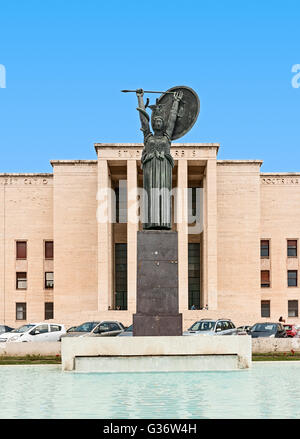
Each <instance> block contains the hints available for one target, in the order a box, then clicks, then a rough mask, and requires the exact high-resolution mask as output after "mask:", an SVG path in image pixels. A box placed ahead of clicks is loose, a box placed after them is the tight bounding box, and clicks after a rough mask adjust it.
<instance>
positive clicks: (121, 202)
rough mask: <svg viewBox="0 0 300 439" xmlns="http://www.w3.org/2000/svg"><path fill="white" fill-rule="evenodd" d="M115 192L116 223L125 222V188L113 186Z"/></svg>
mask: <svg viewBox="0 0 300 439" xmlns="http://www.w3.org/2000/svg"><path fill="white" fill-rule="evenodd" d="M115 194H116V223H126V222H127V188H126V186H121V188H118V187H117V188H115Z"/></svg>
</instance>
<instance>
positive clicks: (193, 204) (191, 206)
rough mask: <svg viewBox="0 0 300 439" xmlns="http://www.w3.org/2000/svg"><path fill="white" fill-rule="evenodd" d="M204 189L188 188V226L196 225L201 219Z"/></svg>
mask: <svg viewBox="0 0 300 439" xmlns="http://www.w3.org/2000/svg"><path fill="white" fill-rule="evenodd" d="M201 190H202V188H200V187H190V188H188V224H194V223H195V222H197V220H198V221H199V219H200V211H201V207H202V206H201V193H200V191H201Z"/></svg>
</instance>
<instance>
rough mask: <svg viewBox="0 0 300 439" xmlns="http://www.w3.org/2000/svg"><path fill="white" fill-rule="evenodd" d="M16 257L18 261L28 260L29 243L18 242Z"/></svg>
mask: <svg viewBox="0 0 300 439" xmlns="http://www.w3.org/2000/svg"><path fill="white" fill-rule="evenodd" d="M16 247H17V249H16V257H17V259H27V242H26V241H17V242H16Z"/></svg>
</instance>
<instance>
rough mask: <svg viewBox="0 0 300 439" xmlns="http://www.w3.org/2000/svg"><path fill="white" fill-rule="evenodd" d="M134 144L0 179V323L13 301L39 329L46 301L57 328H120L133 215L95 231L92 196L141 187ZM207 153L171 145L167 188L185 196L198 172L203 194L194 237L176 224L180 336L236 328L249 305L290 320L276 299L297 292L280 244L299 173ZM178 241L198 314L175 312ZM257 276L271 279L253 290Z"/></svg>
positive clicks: (138, 147)
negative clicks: (191, 273) (48, 280)
mask: <svg viewBox="0 0 300 439" xmlns="http://www.w3.org/2000/svg"><path fill="white" fill-rule="evenodd" d="M142 147H143V145H142V144H140V143H138V144H96V145H95V149H96V151H97V160H57V161H52V162H51V163H52V166H53V174H0V323H4V322H5V323H6V324H8V325H11V326H14V327H16V326H19V325H20V324H22V323H24V322H19V321H16V320H15V318H16V316H15V313H16V309H15V303H16V302H26V303H27V322H30V321H43V320H44V303H45V302H46V301H49V302H51V301H54V312H55V319H54V320H55V321H61V322H62V323H65V324H66V325H67V326H71V325H74V324H79V323H81V322H83V321H87V320H94V319H95V320H99V319H111V320H119V321H121V322H123V323H124V324H125V325H129V324H131V323H132V314H133V313H134V312H135V294H136V285H135V278H136V255H135V252H134V248H135V245H136V242H135V236H136V231H137V230H138V229H140V230H141V225H138V224H136V223H135V222H134V217H135V212H134V210H131V213H130V215H129V217H130V218H131V221H129V222H128V224H114V225H113V226H112V227H111V226H109V227H108V226H107V225H105V224H104V225H99V224H97V221H96V212H97V199H96V194H97V189H99V187H101V185H103V184H105V183H106V182H108V184H109V185H110V184H112V185H113V184H115V183H116V180H118V178H119V175H122V178H125V179H126V178H127V181H128V185H129V187H130V188H134V187H135V185H136V184H141V173H140V161H139V160H140V156H141V151H142ZM218 148H219V145H218V144H215V143H197V144H195V143H194V144H184V143H174V144H172V147H171V153H172V155H173V158H174V159H175V169H174V173H173V179H174V185H175V186H176V185H179V186H182V187H186V185H187V184H188V182H190V181H191V180H190V178H189V177H190V172H194V174H193V178H195V176H196V178H197V173H196V174H195V172H196V171H195V170H196V169H199V180H202V181H203V188H204V228H203V233H201V235H189V236H188V238H187V235H186V230H188V227H187V223H186V222H183V223H182V224H181V225H179V226H177V231H178V236H179V238H178V239H179V241H178V250H179V267H178V268H179V273H178V274H179V306H180V312H182V313H183V330H185V329H186V328H187V327H189V326H190V325H191V324H192V323H193V322H194V321H196V320H198V319H200V318H218V317H219V318H220V317H227V318H231V319H232V320H233V321H234V323H235V324H236V325H240V324H251V323H255V322H256V321H258V320H264V319H262V318H261V317H260V302H261V300H270V301H271V318H270V319H271V320H274V321H277V320H278V317H279V316H280V315H283V317H284V318H285V319H286V320H288V321H290V322H299V321H300V320H299V319H298V318H288V311H287V303H288V300H300V295H299V287H296V288H291V287H287V270H289V269H291V270H292V269H295V270H298V269H299V260H298V258H287V242H286V241H287V239H299V237H300V220H299V218H300V203H299V200H300V174H299V173H273V174H266V173H260V165H261V163H262V162H261V161H259V160H216V156H217V152H218ZM197 172H198V171H197ZM120 178H121V177H120ZM194 181H195V180H194ZM128 201H129V203H132V200H128ZM174 230H176V227H175V226H174ZM4 237H5V241H4ZM52 239H53V240H54V243H55V245H54V261H45V260H44V241H45V240H52ZM261 239H270V258H269V259H261V258H260V240H261ZM16 240H28V258H27V260H26V261H17V260H16V254H15V241H16ZM127 241H128V258H129V259H130V260H129V261H128V270H129V272H128V305H129V310H128V311H108V306H110V305H111V304H112V297H113V292H114V286H113V267H114V261H113V243H114V242H119V243H120V242H127ZM188 242H200V243H201V255H202V256H201V258H202V264H201V276H202V279H201V286H202V292H201V294H202V299H201V300H202V304H203V305H205V304H206V303H208V305H209V310H208V311H206V310H202V311H191V310H188V309H187V305H188V285H187V279H188V263H187V243H188ZM298 247H299V245H298ZM298 251H299V250H298ZM52 269H54V280H55V287H54V290H53V291H52V290H45V289H44V272H45V271H51V270H52ZM263 269H264V270H270V271H271V287H270V288H261V287H260V270H263ZM16 271H27V272H28V289H27V290H26V291H21V290H19V291H18V290H16V288H15V287H16V285H15V284H16ZM270 319H265V320H270Z"/></svg>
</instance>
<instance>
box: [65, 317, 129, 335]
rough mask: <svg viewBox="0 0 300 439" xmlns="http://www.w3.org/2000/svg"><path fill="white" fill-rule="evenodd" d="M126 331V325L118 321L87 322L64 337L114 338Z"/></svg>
mask: <svg viewBox="0 0 300 439" xmlns="http://www.w3.org/2000/svg"><path fill="white" fill-rule="evenodd" d="M124 330H125V327H124V325H123V324H122V323H120V322H117V321H108V320H105V321H101V322H85V323H83V324H82V325H79V326H77V328H76V329H75V330H74V331H71V332H67V333H66V334H65V335H64V337H87V336H91V337H99V336H101V337H113V336H116V335H119V334H120V333H121V332H123V331H124Z"/></svg>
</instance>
